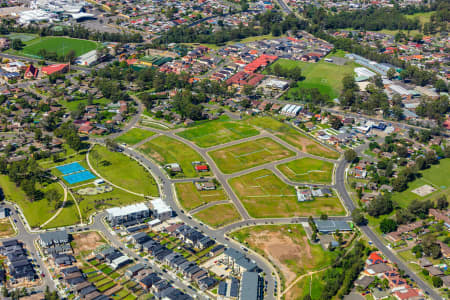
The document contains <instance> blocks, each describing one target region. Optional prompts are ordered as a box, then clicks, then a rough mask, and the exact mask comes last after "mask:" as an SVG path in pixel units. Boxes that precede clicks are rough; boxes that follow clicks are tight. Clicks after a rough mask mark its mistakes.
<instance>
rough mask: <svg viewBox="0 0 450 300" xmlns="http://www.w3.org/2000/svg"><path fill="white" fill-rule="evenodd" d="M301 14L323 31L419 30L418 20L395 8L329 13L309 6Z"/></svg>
mask: <svg viewBox="0 0 450 300" xmlns="http://www.w3.org/2000/svg"><path fill="white" fill-rule="evenodd" d="M303 14H304V16H305V17H307V18H309V19H310V20H311V21H312V22H313V23H314V24H317V25H319V26H321V27H322V28H323V29H339V28H353V29H361V30H372V31H378V30H382V29H389V30H399V29H400V30H416V29H419V28H420V22H419V19H418V18H413V19H411V18H407V17H406V16H405V15H404V14H403V13H402V12H401V11H399V10H398V9H396V8H385V7H381V8H379V7H370V8H368V9H364V10H363V9H361V10H353V11H342V12H339V13H331V12H327V11H326V10H325V9H324V8H317V7H316V6H312V5H310V6H307V7H306V9H305V10H304V13H303Z"/></svg>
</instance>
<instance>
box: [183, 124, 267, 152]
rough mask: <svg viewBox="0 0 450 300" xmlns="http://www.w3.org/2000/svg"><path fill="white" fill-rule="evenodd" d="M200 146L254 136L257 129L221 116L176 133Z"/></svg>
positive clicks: (256, 133)
mask: <svg viewBox="0 0 450 300" xmlns="http://www.w3.org/2000/svg"><path fill="white" fill-rule="evenodd" d="M177 134H178V135H179V136H181V137H183V138H185V139H188V140H190V141H192V142H194V143H196V144H197V145H198V146H200V147H204V148H206V147H211V146H215V145H220V144H224V143H228V142H231V141H235V140H239V139H243V138H247V137H251V136H255V135H258V134H259V131H258V130H256V129H254V128H252V127H251V126H249V125H247V124H245V123H242V122H231V121H229V119H228V118H226V117H223V118H221V119H218V120H214V121H209V122H206V123H202V124H200V125H198V126H195V127H194V128H189V129H187V130H185V131H182V132H179V133H177Z"/></svg>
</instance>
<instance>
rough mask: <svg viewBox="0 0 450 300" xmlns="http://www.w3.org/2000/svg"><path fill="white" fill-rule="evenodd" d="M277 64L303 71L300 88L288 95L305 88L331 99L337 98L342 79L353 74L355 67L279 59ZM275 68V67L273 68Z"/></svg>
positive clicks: (323, 62) (351, 64)
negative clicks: (315, 89)
mask: <svg viewBox="0 0 450 300" xmlns="http://www.w3.org/2000/svg"><path fill="white" fill-rule="evenodd" d="M275 64H278V65H280V66H282V67H284V68H293V67H296V66H298V67H300V68H301V69H302V76H303V77H305V79H304V80H302V81H300V82H298V87H294V88H291V89H290V90H289V91H288V94H291V93H292V92H293V91H294V90H298V89H299V88H300V87H303V88H317V89H318V90H319V91H320V92H321V93H323V94H328V95H329V96H330V98H331V99H333V98H335V97H337V96H338V95H339V94H340V92H341V90H342V87H343V86H342V79H343V78H344V77H345V76H346V75H348V74H353V70H354V69H355V65H354V64H353V63H351V62H350V63H347V64H345V65H343V66H340V65H336V64H333V63H328V62H325V61H322V60H321V61H319V62H317V63H308V62H303V61H294V60H289V59H279V60H277V61H276V62H275V63H274V65H275ZM272 67H273V66H272Z"/></svg>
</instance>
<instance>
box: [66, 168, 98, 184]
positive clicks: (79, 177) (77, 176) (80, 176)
mask: <svg viewBox="0 0 450 300" xmlns="http://www.w3.org/2000/svg"><path fill="white" fill-rule="evenodd" d="M63 178H64V180H65V181H67V183H69V184H74V183H78V182H82V181H86V180H90V179H94V178H96V177H95V175H94V174H92V173H91V172H90V171H84V172H79V173H74V174H70V175H66V176H63Z"/></svg>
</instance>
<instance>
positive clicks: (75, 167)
mask: <svg viewBox="0 0 450 300" xmlns="http://www.w3.org/2000/svg"><path fill="white" fill-rule="evenodd" d="M56 168H57V169H58V170H59V171H60V172H61V173H63V175H67V174H72V173H75V172H81V171H84V170H85V168H84V167H83V166H82V165H80V164H79V163H77V162H74V163H70V164H67V165H62V166H58V167H56Z"/></svg>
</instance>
